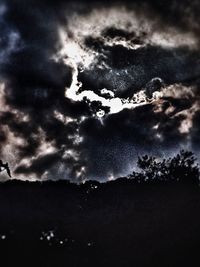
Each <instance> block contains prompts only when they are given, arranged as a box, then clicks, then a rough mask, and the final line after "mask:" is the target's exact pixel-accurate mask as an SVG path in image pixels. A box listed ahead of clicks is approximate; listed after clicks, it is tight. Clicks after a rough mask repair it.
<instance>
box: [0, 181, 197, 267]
mask: <svg viewBox="0 0 200 267" xmlns="http://www.w3.org/2000/svg"><path fill="white" fill-rule="evenodd" d="M96 186H97V188H95V187H96ZM49 231H52V232H53V236H51V234H50V233H52V232H49ZM48 235H49V236H50V237H48ZM48 239H50V240H48ZM199 250H200V187H199V186H197V185H195V184H193V183H192V182H190V183H189V182H156V183H155V182H154V183H153V182H151V183H144V184H143V183H142V184H136V183H135V182H134V181H132V180H126V179H118V180H116V181H114V182H109V183H106V184H99V183H97V182H89V183H86V184H84V185H75V184H69V183H68V182H64V181H60V182H44V183H39V182H38V183H30V182H19V181H9V182H6V183H2V184H0V266H2V267H7V266H9V267H10V266H37V267H46V266H48V267H51V266H54V267H62V266H63V267H64V266H65V267H71V266H74V267H75V266H76V267H78V266H105V267H107V266H123V267H132V266H135V267H137V266H142V267H143V266H144V267H145V266H159V267H164V266H170V267H172V266H176V267H177V266H192V267H193V266H200V256H199Z"/></svg>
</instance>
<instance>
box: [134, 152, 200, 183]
mask: <svg viewBox="0 0 200 267" xmlns="http://www.w3.org/2000/svg"><path fill="white" fill-rule="evenodd" d="M137 165H138V167H139V168H140V169H141V172H135V171H134V172H133V173H132V174H131V175H130V176H129V178H132V179H136V180H137V181H138V182H142V181H154V180H158V181H179V180H180V181H190V180H191V181H195V182H199V174H200V171H199V167H198V164H197V163H196V158H195V157H194V154H193V153H192V152H190V151H184V150H181V151H180V153H178V154H177V155H176V156H174V157H173V158H168V159H163V160H161V161H159V160H157V159H156V158H155V157H153V156H148V155H145V156H142V157H138V161H137Z"/></svg>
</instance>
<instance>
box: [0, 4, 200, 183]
mask: <svg viewBox="0 0 200 267" xmlns="http://www.w3.org/2000/svg"><path fill="white" fill-rule="evenodd" d="M123 6H125V7H127V9H126V10H133V11H135V10H136V11H137V16H138V17H140V16H141V17H142V18H144V17H145V18H146V20H147V22H148V21H149V22H151V23H152V25H153V30H154V31H157V32H158V33H159V34H160V33H161V34H162V33H163V32H168V30H169V29H171V27H172V28H173V29H174V31H175V33H174V34H171V35H170V37H169V38H173V37H174V38H175V37H176V31H178V32H180V34H183V35H184V34H188V35H189V36H191V39H192V38H194V39H195V42H196V46H195V47H193V46H192V45H190V44H188V45H187V44H185V43H184V42H183V44H180V45H174V46H163V45H162V43H161V44H159V42H157V43H153V42H151V43H150V42H149V43H148V40H149V39H150V38H151V37H150V34H149V33H148V32H145V30H143V29H141V30H138V31H135V32H134V31H133V30H130V27H131V25H127V30H125V29H124V28H123V27H120V25H114V26H113V25H110V26H105V28H103V29H102V31H101V33H100V35H99V36H97V35H96V33H95V31H94V32H92V31H91V32H90V34H87V35H85V36H84V38H83V40H82V41H83V42H82V44H81V45H82V46H83V50H84V51H85V52H86V53H89V54H92V55H94V54H95V60H94V61H93V62H92V64H90V65H89V67H85V68H84V66H80V65H78V66H77V68H78V75H77V79H78V81H79V82H81V85H80V88H79V92H84V91H87V90H91V91H93V92H95V93H96V94H98V95H99V96H104V97H105V98H106V99H110V98H112V97H111V96H110V94H109V93H105V92H104V93H102V89H103V88H106V89H107V90H110V91H112V92H113V93H114V96H115V97H120V98H126V99H129V100H130V98H131V97H132V96H133V94H134V93H137V92H140V91H141V90H144V91H146V96H147V97H149V98H150V97H151V94H152V93H153V92H154V91H157V90H160V91H163V90H164V91H163V92H164V93H163V96H162V97H161V98H159V99H158V100H157V101H154V102H153V103H149V104H146V105H144V106H140V107H138V108H135V109H123V110H122V111H120V112H116V113H114V114H112V112H111V111H110V108H109V107H107V106H106V105H103V104H102V103H101V102H98V101H91V100H90V99H89V98H88V99H87V97H85V98H84V99H83V100H82V101H73V100H70V99H68V98H66V96H65V93H66V88H68V87H70V85H71V84H72V83H73V74H74V70H73V66H72V64H70V63H69V61H67V60H68V58H70V56H71V55H70V54H69V55H67V56H58V55H59V52H60V51H61V50H62V46H63V44H62V40H61V39H60V29H65V31H66V33H67V36H68V39H67V40H65V41H66V42H68V41H70V42H72V41H73V42H74V43H76V41H77V40H76V36H75V32H72V31H71V30H70V27H68V25H69V24H70V22H71V21H72V19H73V15H74V14H77V21H78V20H79V19H80V24H81V18H85V20H87V16H88V15H89V14H91V13H92V12H93V10H95V8H97V7H98V8H102V7H104V8H105V9H106V8H109V9H111V10H112V9H113V10H114V9H115V8H116V7H117V8H118V10H119V9H120V8H121V9H123ZM199 11H200V4H198V1H192V2H191V1H186V0H185V1H181V3H178V2H177V1H174V0H168V1H164V2H163V1H162V2H161V1H156V0H154V1H153V0H152V1H142V2H141V1H125V2H124V1H123V3H122V2H120V1H116V2H115V1H95V2H94V1H81V2H80V1H73V2H69V1H64V0H63V1H61V0H58V1H56V2H55V1H42V2H41V1H33V0H32V1H28V3H27V1H25V0H22V1H17V0H15V1H9V0H7V1H2V2H1V4H0V13H1V18H0V37H1V38H0V78H1V84H2V86H4V89H1V88H0V90H1V94H0V97H1V98H2V100H1V101H0V103H1V109H0V125H1V130H0V143H1V150H0V152H1V156H2V157H3V158H5V157H6V159H8V160H9V159H10V153H15V155H14V157H15V160H11V162H12V161H13V168H14V169H15V175H17V177H18V178H20V176H21V177H22V178H24V177H27V178H29V177H30V178H32V177H37V178H39V179H40V178H41V177H42V179H48V178H55V179H58V178H61V179H62V178H72V179H78V180H79V179H84V178H85V176H86V177H89V178H96V179H102V178H106V177H107V176H108V175H111V176H112V175H116V176H117V175H120V174H124V173H126V172H127V171H128V168H129V165H130V164H132V162H133V159H134V157H135V156H136V155H137V154H138V153H139V154H140V153H143V152H152V153H156V154H159V155H160V156H161V155H162V152H161V151H166V153H168V152H169V151H173V150H175V149H178V148H179V147H181V146H189V147H191V148H194V149H196V150H198V146H199V130H200V129H199V118H200V115H199V96H200V94H199V81H200V77H199V73H200V56H199V50H200V48H199V36H200V35H199V28H200V27H199V26H200V19H199ZM127 12H128V11H127ZM142 20H143V19H142ZM77 23H78V22H77ZM88 23H91V21H89V20H88ZM92 26H93V25H91V27H92ZM94 26H95V25H94ZM160 38H161V37H160ZM187 38H188V37H187ZM120 42H121V43H120ZM169 42H170V40H169ZM124 43H125V44H127V45H124ZM134 46H135V47H136V46H138V47H137V49H135V48H134V49H133V47H134ZM81 68H83V69H81ZM155 78H157V82H156V80H155ZM152 79H153V80H152ZM177 86H178V88H177V90H176V87H177ZM2 88H3V87H2ZM106 94H107V95H106ZM101 109H102V110H104V111H105V113H106V114H107V115H106V116H104V117H103V118H99V117H98V116H96V112H97V111H98V110H101ZM110 112H111V113H110ZM10 146H12V147H13V150H11V152H9V149H10V148H9V147H10ZM5 149H7V150H6V151H7V153H6V151H5ZM164 153H165V152H164ZM11 158H13V155H12V157H11Z"/></svg>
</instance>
